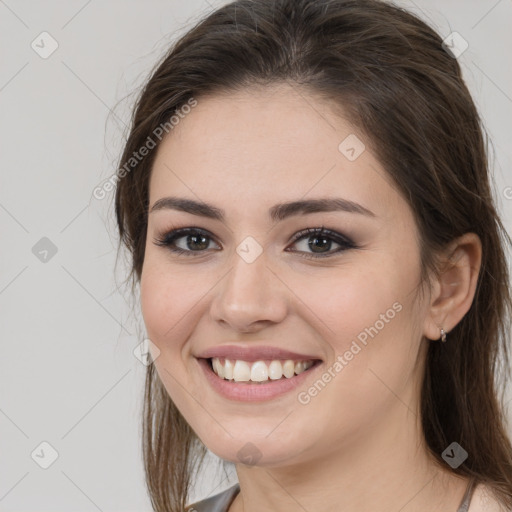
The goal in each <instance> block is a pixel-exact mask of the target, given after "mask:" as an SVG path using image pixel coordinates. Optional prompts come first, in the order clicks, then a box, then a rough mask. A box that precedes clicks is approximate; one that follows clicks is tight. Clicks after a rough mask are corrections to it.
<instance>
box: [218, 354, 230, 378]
mask: <svg viewBox="0 0 512 512" xmlns="http://www.w3.org/2000/svg"><path fill="white" fill-rule="evenodd" d="M219 365H220V366H222V365H221V364H220V361H219ZM224 378H225V379H228V380H233V363H232V362H231V361H230V360H229V359H226V360H225V361H224Z"/></svg>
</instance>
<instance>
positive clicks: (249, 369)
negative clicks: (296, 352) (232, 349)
mask: <svg viewBox="0 0 512 512" xmlns="http://www.w3.org/2000/svg"><path fill="white" fill-rule="evenodd" d="M313 364H314V361H312V360H309V361H293V360H291V359H287V360H286V361H280V360H277V359H275V360H273V361H271V363H270V364H269V365H268V366H267V364H266V363H265V361H255V362H254V363H249V362H246V361H241V360H236V361H232V360H230V359H224V364H222V363H221V361H220V359H219V358H218V357H214V358H212V367H213V371H214V372H215V373H216V374H217V375H218V376H219V377H221V378H223V379H227V380H234V381H235V382H247V381H252V382H265V381H268V380H269V379H270V380H279V379H281V378H283V376H284V377H285V378H287V379H291V378H292V377H293V376H294V375H299V374H300V373H302V372H304V371H305V370H307V369H308V368H310V367H311V366H312V365H313Z"/></svg>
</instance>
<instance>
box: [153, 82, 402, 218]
mask: <svg viewBox="0 0 512 512" xmlns="http://www.w3.org/2000/svg"><path fill="white" fill-rule="evenodd" d="M197 102H198V103H197V106H195V107H194V108H193V109H191V111H190V113H188V114H187V115H185V116H184V117H183V118H182V119H181V120H180V122H179V123H178V124H177V125H176V126H175V127H174V128H173V130H172V131H171V132H170V133H169V135H167V136H166V137H165V138H164V139H163V141H162V142H161V144H160V146H159V148H158V150H157V155H156V159H155V162H154V165H153V170H152V175H151V181H150V205H151V204H154V202H155V201H156V200H158V199H159V198H161V197H163V196H165V195H182V196H186V197H189V198H191V199H192V198H193V199H196V200H197V199H199V200H201V199H203V200H205V201H206V200H208V201H209V202H215V201H217V202H218V203H220V204H221V205H222V208H223V209H225V210H227V211H229V209H230V206H232V207H233V208H234V207H238V208H241V209H242V210H243V212H245V213H246V214H249V212H250V213H251V214H254V213H256V208H258V209H264V208H265V209H266V205H270V204H274V203H276V202H279V201H286V200H289V201H291V200H297V199H298V198H303V197H304V196H308V197H309V196H310V197H334V196H336V197H339V196H341V197H345V198H347V199H349V200H351V201H356V202H358V203H360V204H362V205H364V206H366V207H367V208H368V209H370V210H372V211H374V212H375V213H376V215H379V212H380V214H381V215H389V209H390V208H391V209H393V208H395V209H398V210H399V209H400V207H402V208H404V207H405V203H404V202H403V201H401V198H400V196H399V194H398V192H397V191H396V190H395V187H394V186H393V184H392V183H391V180H390V178H389V176H388V175H387V173H386V172H385V170H384V169H383V167H382V166H381V164H380V163H379V162H378V161H377V160H376V158H375V157H374V155H373V154H372V153H371V151H370V149H369V146H370V144H369V142H370V141H367V140H366V141H365V136H364V135H363V134H361V133H360V132H359V131H358V130H357V129H356V128H355V127H354V126H352V125H351V124H350V123H349V122H348V121H347V120H346V119H344V118H343V117H341V116H340V115H339V112H340V109H339V108H337V109H336V112H337V113H335V112H334V105H333V104H329V102H327V101H321V100H319V99H318V98H314V97H312V96H311V95H309V94H308V93H307V92H306V91H304V90H300V89H298V88H297V87H292V86H289V85H286V84H285V85H280V86H274V87H267V88H262V87H259V88H254V89H247V90H243V91H239V92H236V93H230V94H229V95H228V94H219V95H214V96H209V97H199V98H197ZM365 142H366V143H365ZM340 144H341V146H340ZM347 149H348V150H349V152H348V153H347ZM352 149H354V151H351V150H352ZM359 153H360V154H359ZM354 154H355V156H357V155H358V154H359V156H357V158H355V159H354V158H353V157H354ZM348 157H350V158H348ZM240 213H242V212H240ZM396 213H398V212H396Z"/></svg>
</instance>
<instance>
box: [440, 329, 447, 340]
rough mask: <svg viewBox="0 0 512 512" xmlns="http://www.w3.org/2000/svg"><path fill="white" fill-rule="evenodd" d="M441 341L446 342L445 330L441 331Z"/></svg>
mask: <svg viewBox="0 0 512 512" xmlns="http://www.w3.org/2000/svg"><path fill="white" fill-rule="evenodd" d="M441 341H442V342H443V343H444V342H445V341H446V332H445V330H444V329H441Z"/></svg>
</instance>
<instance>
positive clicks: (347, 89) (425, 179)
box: [115, 0, 512, 512]
mask: <svg viewBox="0 0 512 512" xmlns="http://www.w3.org/2000/svg"><path fill="white" fill-rule="evenodd" d="M283 81H287V82H288V83H290V84H293V85H294V86H295V87H298V88H301V90H303V91H305V92H309V93H311V94H315V95H317V96H318V97H322V98H325V99H329V100H331V103H332V105H333V108H336V106H337V105H339V106H341V107H342V108H343V110H344V113H345V114H346V115H348V118H349V121H350V122H351V123H353V125H354V126H356V127H358V128H359V129H360V130H361V133H363V134H365V135H366V137H367V139H365V142H366V140H368V141H369V143H370V144H371V146H372V148H371V149H372V150H373V151H374V154H375V155H376V156H377V158H378V159H379V161H380V162H381V163H382V164H383V166H384V168H385V169H386V171H387V172H388V174H389V176H390V177H391V178H392V179H393V180H394V182H395V183H396V186H397V188H398V190H399V191H400V192H401V193H402V194H403V197H404V198H405V199H406V200H407V201H408V204H409V205H410V207H411V209H412V212H413V214H414V216H415V221H416V223H417V226H418V230H419V233H420V236H421V239H420V249H421V257H422V277H423V278H424V280H423V283H425V282H426V278H427V275H429V272H430V271H432V272H434V273H436V272H438V270H439V269H438V267H437V260H436V255H437V254H438V251H439V250H441V249H443V248H444V247H446V245H447V244H448V243H449V242H450V241H452V240H453V239H455V238H456V237H459V236H461V235H463V234H464V233H467V232H473V233H476V234H477V235H478V236H479V237H480V240H481V242H482V249H483V255H482V266H481V270H480V274H479V278H478V284H477V289H476V294H475V297H474V301H473V303H472V305H471V308H470V310H469V311H468V313H467V314H466V315H465V316H464V318H463V319H462V320H461V321H460V322H459V324H458V325H457V326H456V327H455V328H454V329H453V330H452V331H451V332H450V333H449V342H448V343H442V344H441V343H430V344H429V348H428V354H427V361H426V370H425V374H424V379H423V385H422V396H421V409H422V424H423V431H424V435H425V439H426V442H427V445H428V447H429V449H430V451H431V454H432V457H433V458H434V459H435V460H436V461H438V462H439V464H441V465H443V466H444V467H446V464H445V463H444V461H443V460H442V458H441V453H442V452H443V451H444V450H445V448H446V447H447V446H448V445H449V444H450V443H451V442H452V441H457V442H458V443H459V444H460V445H461V446H462V447H463V448H464V449H465V450H466V451H467V452H468V453H469V457H468V459H467V460H466V461H465V462H464V464H462V465H461V466H459V467H458V468H457V469H454V470H453V471H454V472H455V473H457V474H459V475H463V476H474V477H476V479H477V481H479V482H483V483H486V484H488V485H489V486H490V487H491V488H492V489H493V490H494V491H495V492H496V496H497V498H498V499H499V500H500V502H502V503H503V504H504V505H507V506H508V507H512V446H511V443H510V440H509V438H508V436H507V432H506V426H505V425H506V420H505V415H504V407H503V397H504V391H505V385H506V382H507V378H508V376H509V372H510V368H509V350H510V348H509V343H510V332H511V325H510V319H511V317H512V298H511V294H510V288H509V273H508V268H507V262H506V257H505V249H506V248H507V247H510V246H511V245H512V241H511V239H510V237H509V236H508V235H507V233H506V231H505V229H504V227H503V225H502V223H501V221H500V218H499V216H498V214H497V211H496V207H495V202H494V199H493V196H492V193H491V187H490V176H489V168H488V154H487V151H488V147H489V141H488V139H487V137H486V136H485V130H484V128H483V126H482V122H481V120H480V117H479V114H478V112H477V110H476V107H475V104H474V102H473V100H472V98H471V96H470V93H469V91H468V89H467V87H466V85H465V83H464V81H463V78H462V74H461V69H460V66H459V63H458V62H457V59H456V58H454V56H453V55H452V54H450V53H448V52H447V51H445V48H444V47H443V45H442V39H441V37H440V36H439V35H438V34H437V33H436V32H435V31H434V30H433V29H432V28H430V27H429V26H428V25H427V24H425V23H424V22H423V21H421V20H419V19H418V18H417V17H416V16H414V15H413V14H411V13H409V12H407V11H405V10H403V9H401V8H398V7H396V6H393V5H390V4H387V3H385V2H382V1H378V0H254V1H252V0H238V1H235V2H232V3H230V4H227V5H225V6H223V7H221V8H219V9H217V10H215V11H214V12H212V13H211V14H209V15H208V16H206V17H205V18H204V19H202V20H201V21H199V22H198V23H197V24H196V25H195V26H194V27H193V28H192V29H191V30H189V31H188V32H187V33H186V34H185V35H184V36H183V37H181V38H180V39H179V40H178V41H177V42H176V43H175V44H173V45H172V47H171V48H170V50H169V52H168V53H167V54H166V55H164V56H163V58H162V60H161V61H160V62H159V63H157V65H156V66H155V68H154V69H153V71H152V72H151V74H150V77H149V78H148V80H147V83H146V85H145V87H144V89H143V90H142V92H141V94H140V96H139V98H138V100H137V102H136V105H135V108H134V111H133V117H132V120H131V121H132V123H131V131H130V133H129V136H128V139H127V141H126V145H125V148H124V151H123V153H122V156H121V158H120V166H119V168H121V166H123V165H124V164H125V163H126V162H127V161H129V159H130V158H131V156H132V154H133V153H134V152H136V151H137V150H138V149H139V148H140V147H141V146H143V145H144V143H145V141H146V140H147V137H148V136H150V135H151V134H152V133H154V131H155V129H157V127H158V126H160V125H162V123H166V122H168V121H169V119H170V118H171V116H172V115H173V114H174V113H175V112H176V110H177V109H179V108H180V107H181V106H182V105H184V104H186V102H187V101H188V100H190V99H191V98H195V99H196V100H197V101H200V100H201V97H202V96H204V95H206V94H214V93H215V92H219V93H220V92H226V91H236V90H241V89H244V88H248V87H251V86H253V85H255V84H259V85H263V86H265V85H272V84H275V83H279V82H283ZM171 136H172V134H171ZM158 142H159V141H158ZM155 153H156V150H152V151H150V152H149V154H148V155H147V156H145V157H144V158H143V159H141V161H140V162H138V163H137V165H135V166H134V167H133V169H130V170H129V172H124V173H122V174H120V175H119V179H118V182H117V188H116V195H115V211H116V218H117V223H118V229H119V234H120V246H121V243H124V245H125V246H126V247H127V248H128V250H129V254H130V256H131V273H130V276H129V277H131V278H132V284H133V283H138V282H140V277H141V271H142V266H143V262H144V248H145V243H146V231H147V210H148V200H149V197H148V184H149V177H150V173H151V169H152V164H153V161H154V157H155ZM132 289H133V288H132ZM500 390H501V393H500ZM143 432H144V435H143V454H144V463H145V470H146V482H147V486H148V489H149V494H150V497H151V500H152V504H153V507H154V509H155V510H156V511H158V512H164V511H166V512H178V511H180V512H181V511H182V510H183V508H184V506H185V504H186V501H187V497H188V492H189V488H190V484H191V479H192V477H193V471H194V469H197V468H198V467H200V464H201V461H202V460H203V457H204V454H205V447H204V446H203V445H202V443H201V442H200V441H199V439H198V438H197V436H196V435H195V433H194V432H193V431H192V429H191V428H190V426H189V425H188V424H187V422H186V421H185V420H184V418H183V417H182V415H181V414H180V412H179V411H178V410H177V408H176V406H175V405H174V404H173V402H172V401H171V399H170V398H169V396H168V394H167V393H166V391H165V389H164V388H163V385H162V383H161V382H160V380H159V378H158V376H157V374H156V371H155V369H154V367H153V365H150V366H149V367H148V369H147V378H146V388H145V397H144V414H143Z"/></svg>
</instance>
